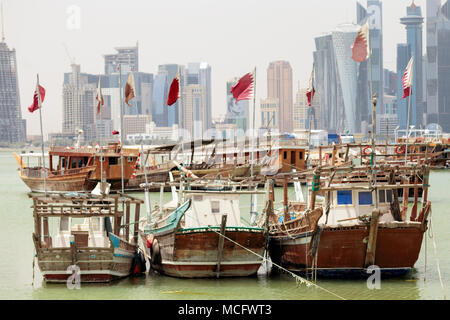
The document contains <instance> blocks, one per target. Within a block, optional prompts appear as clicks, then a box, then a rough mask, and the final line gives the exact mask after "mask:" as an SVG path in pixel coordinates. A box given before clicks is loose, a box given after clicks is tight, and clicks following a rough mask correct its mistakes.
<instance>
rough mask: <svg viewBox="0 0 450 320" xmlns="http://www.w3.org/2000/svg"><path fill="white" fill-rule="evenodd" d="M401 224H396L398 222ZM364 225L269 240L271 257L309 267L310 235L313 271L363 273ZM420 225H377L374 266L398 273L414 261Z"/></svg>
mask: <svg viewBox="0 0 450 320" xmlns="http://www.w3.org/2000/svg"><path fill="white" fill-rule="evenodd" d="M400 224H401V223H399V225H400ZM368 236H369V228H368V226H349V227H339V228H328V227H326V228H324V229H323V230H322V232H321V233H320V232H319V233H318V232H316V233H312V232H309V233H302V234H298V235H296V236H295V238H294V239H292V238H290V239H289V238H278V239H271V240H270V244H269V248H270V254H271V258H272V260H273V261H274V262H276V263H279V264H281V265H282V266H283V267H285V268H287V269H289V270H291V271H295V272H305V270H307V269H308V270H311V266H312V265H313V259H312V255H311V252H312V249H313V246H314V245H313V242H314V240H315V239H314V237H319V239H316V240H318V245H317V267H315V269H317V274H318V275H321V276H330V277H341V276H367V275H368V271H367V268H366V266H365V257H366V251H367V240H368ZM422 239H423V229H422V227H421V225H420V224H410V223H403V225H402V226H399V227H380V228H379V229H378V233H377V241H376V251H375V264H374V265H375V266H377V267H379V268H380V269H381V272H382V273H383V274H384V275H392V276H395V275H402V274H405V273H407V272H409V271H410V270H411V269H412V268H413V267H414V264H415V262H416V261H417V259H418V257H419V253H420V249H421V245H422Z"/></svg>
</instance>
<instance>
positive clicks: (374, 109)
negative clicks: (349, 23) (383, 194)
mask: <svg viewBox="0 0 450 320" xmlns="http://www.w3.org/2000/svg"><path fill="white" fill-rule="evenodd" d="M367 26H368V29H369V30H368V31H369V36H368V39H367V43H368V46H369V77H370V81H369V87H370V99H372V100H369V104H370V102H372V155H371V156H372V159H371V161H370V162H371V165H372V168H373V182H374V187H375V207H376V208H377V209H378V190H377V170H376V168H375V167H376V152H375V145H376V144H375V130H376V114H377V96H376V94H373V79H372V44H371V41H370V23H369V21H367Z"/></svg>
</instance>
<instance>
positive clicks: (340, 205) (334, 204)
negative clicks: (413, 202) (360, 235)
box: [319, 184, 394, 225]
mask: <svg viewBox="0 0 450 320" xmlns="http://www.w3.org/2000/svg"><path fill="white" fill-rule="evenodd" d="M333 188H335V189H336V190H333V191H331V192H330V194H331V199H330V213H329V215H328V221H327V224H328V225H338V224H343V225H345V224H354V223H355V221H356V220H357V219H358V217H361V216H370V215H371V214H372V211H373V210H374V209H375V207H376V205H375V201H376V199H375V191H370V190H368V188H367V184H365V185H364V184H361V185H360V186H355V185H349V184H347V185H333ZM391 202H393V192H392V190H391V189H383V187H382V186H381V187H379V188H378V208H379V209H380V210H381V212H382V213H385V214H383V215H382V216H381V217H380V222H391V221H394V218H393V216H392V214H387V213H390V204H391ZM326 219H327V217H326V216H325V215H323V216H322V217H321V218H320V220H319V223H323V224H325V221H326Z"/></svg>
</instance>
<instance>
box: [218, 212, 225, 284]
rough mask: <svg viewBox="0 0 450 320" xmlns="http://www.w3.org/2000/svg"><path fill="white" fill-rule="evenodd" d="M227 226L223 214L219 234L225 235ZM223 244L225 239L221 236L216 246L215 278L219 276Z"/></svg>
mask: <svg viewBox="0 0 450 320" xmlns="http://www.w3.org/2000/svg"><path fill="white" fill-rule="evenodd" d="M226 224H227V215H226V214H224V215H223V216H222V223H221V224H220V234H221V235H223V236H224V235H225V228H226ZM224 243H225V238H224V237H222V236H219V244H218V246H217V266H216V275H217V278H219V276H220V264H221V262H222V254H223V245H224Z"/></svg>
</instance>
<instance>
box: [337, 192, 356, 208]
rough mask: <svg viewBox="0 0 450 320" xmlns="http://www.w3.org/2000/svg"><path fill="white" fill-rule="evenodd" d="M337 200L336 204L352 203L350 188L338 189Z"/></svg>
mask: <svg viewBox="0 0 450 320" xmlns="http://www.w3.org/2000/svg"><path fill="white" fill-rule="evenodd" d="M337 200H338V205H346V204H353V201H352V190H338V192H337Z"/></svg>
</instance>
